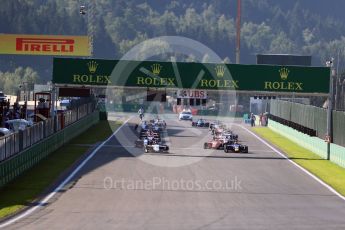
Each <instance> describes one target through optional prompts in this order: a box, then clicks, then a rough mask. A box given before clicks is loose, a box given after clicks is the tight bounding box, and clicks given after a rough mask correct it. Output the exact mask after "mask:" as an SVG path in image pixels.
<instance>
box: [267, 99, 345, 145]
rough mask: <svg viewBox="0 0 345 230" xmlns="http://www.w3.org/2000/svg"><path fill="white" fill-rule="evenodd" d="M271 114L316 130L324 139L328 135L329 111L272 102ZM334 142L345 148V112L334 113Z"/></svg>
mask: <svg viewBox="0 0 345 230" xmlns="http://www.w3.org/2000/svg"><path fill="white" fill-rule="evenodd" d="M270 106H271V107H270V114H272V115H274V116H277V117H280V118H283V119H285V120H288V121H292V122H295V123H297V124H300V125H302V126H305V127H307V128H310V129H313V130H316V135H317V136H318V137H319V138H321V139H323V138H325V135H326V134H327V110H326V109H323V108H319V107H315V106H310V105H304V104H298V103H292V102H288V101H281V100H271V104H270ZM332 118H333V124H332V129H333V135H332V136H333V140H332V142H333V143H334V144H337V145H341V146H344V147H345V131H344V129H345V112H343V111H333V112H332Z"/></svg>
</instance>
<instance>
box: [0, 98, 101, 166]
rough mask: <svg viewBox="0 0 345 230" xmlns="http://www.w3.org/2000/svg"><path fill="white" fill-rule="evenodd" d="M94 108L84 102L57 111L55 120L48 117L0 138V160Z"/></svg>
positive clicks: (83, 115)
mask: <svg viewBox="0 0 345 230" xmlns="http://www.w3.org/2000/svg"><path fill="white" fill-rule="evenodd" d="M94 109H95V106H94V104H93V103H89V104H84V105H81V106H79V107H78V108H76V109H74V110H67V111H64V112H63V113H58V114H57V116H56V120H54V119H50V118H49V119H46V120H44V121H40V122H37V123H35V124H34V125H33V126H32V127H27V128H26V129H25V130H20V131H18V132H16V133H13V134H11V135H9V136H5V137H2V138H0V162H2V161H5V160H7V159H9V158H10V157H13V156H15V155H16V154H19V153H20V152H21V151H23V150H25V149H26V148H29V147H31V146H32V145H34V144H36V143H38V142H39V141H41V140H44V139H45V138H47V137H49V136H51V135H53V134H54V133H56V132H58V131H60V130H62V129H64V128H65V127H68V126H69V125H71V124H74V123H75V122H77V121H78V120H80V119H82V118H84V117H85V116H87V115H89V114H91V113H93V111H94Z"/></svg>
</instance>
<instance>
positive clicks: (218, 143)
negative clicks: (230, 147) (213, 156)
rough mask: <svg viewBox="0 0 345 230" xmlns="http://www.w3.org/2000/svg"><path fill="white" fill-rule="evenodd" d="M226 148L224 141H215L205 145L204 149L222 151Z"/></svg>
mask: <svg viewBox="0 0 345 230" xmlns="http://www.w3.org/2000/svg"><path fill="white" fill-rule="evenodd" d="M222 148H224V139H215V140H211V141H208V142H205V143H204V149H222Z"/></svg>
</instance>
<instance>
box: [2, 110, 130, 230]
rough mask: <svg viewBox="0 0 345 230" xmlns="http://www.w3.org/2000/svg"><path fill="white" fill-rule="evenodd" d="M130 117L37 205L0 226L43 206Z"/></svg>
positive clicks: (3, 225)
mask: <svg viewBox="0 0 345 230" xmlns="http://www.w3.org/2000/svg"><path fill="white" fill-rule="evenodd" d="M131 118H132V117H130V118H128V119H127V120H126V121H125V122H124V123H123V124H122V125H121V126H120V127H119V128H118V129H117V130H116V131H115V132H114V133H113V134H112V135H111V136H110V137H108V139H107V140H105V141H104V142H102V143H101V144H100V145H99V146H98V147H97V148H96V149H95V150H93V152H92V153H91V154H90V155H89V156H88V157H87V158H86V159H85V160H83V162H81V164H80V165H79V166H78V167H77V168H76V169H74V171H73V172H72V173H71V174H70V175H69V176H68V177H67V178H66V179H65V180H64V181H63V182H62V183H61V184H60V185H59V186H57V187H56V188H55V189H54V191H52V192H51V193H49V194H48V195H47V196H45V197H44V198H43V199H42V200H41V201H39V202H38V204H37V205H35V206H33V207H32V208H29V209H28V210H26V211H25V212H23V213H22V214H20V215H18V216H14V217H13V218H10V219H8V220H6V221H4V222H3V223H1V224H0V228H4V227H7V226H9V225H10V224H13V223H15V222H16V221H18V220H20V219H23V218H24V217H26V216H28V215H30V214H31V213H33V212H34V211H36V210H37V209H38V208H40V207H42V206H44V205H45V204H46V203H47V202H48V201H49V200H50V199H51V198H52V197H54V195H55V194H57V193H58V192H59V191H60V190H61V189H62V188H63V187H64V186H65V185H66V184H67V183H68V182H69V181H70V180H71V179H72V178H73V177H74V176H75V175H76V174H77V173H78V172H79V171H80V170H81V169H82V168H83V167H84V165H85V164H86V163H87V162H88V161H89V160H90V159H91V158H92V157H93V156H94V155H96V153H97V152H98V150H99V149H100V148H102V147H103V146H104V144H105V143H107V142H108V141H109V140H110V139H111V138H112V137H114V136H115V135H116V134H117V133H118V131H120V129H121V128H122V127H123V126H125V125H126V124H127V122H128V121H129V120H130V119H131Z"/></svg>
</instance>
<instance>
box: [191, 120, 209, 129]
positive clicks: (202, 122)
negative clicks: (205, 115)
mask: <svg viewBox="0 0 345 230" xmlns="http://www.w3.org/2000/svg"><path fill="white" fill-rule="evenodd" d="M192 126H195V127H207V128H208V127H210V122H206V121H205V120H204V119H198V120H197V121H192Z"/></svg>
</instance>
